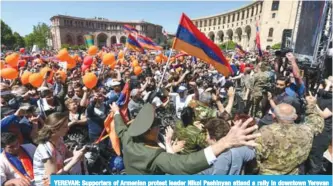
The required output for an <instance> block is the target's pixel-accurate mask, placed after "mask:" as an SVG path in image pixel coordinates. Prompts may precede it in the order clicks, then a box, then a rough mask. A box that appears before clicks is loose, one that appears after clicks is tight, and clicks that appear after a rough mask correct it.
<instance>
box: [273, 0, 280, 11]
mask: <svg viewBox="0 0 333 186" xmlns="http://www.w3.org/2000/svg"><path fill="white" fill-rule="evenodd" d="M279 4H280V1H279V0H274V1H273V2H272V11H274V10H279Z"/></svg>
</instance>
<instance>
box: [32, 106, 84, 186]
mask: <svg viewBox="0 0 333 186" xmlns="http://www.w3.org/2000/svg"><path fill="white" fill-rule="evenodd" d="M68 115H69V114H68V113H60V112H56V113H52V114H51V115H49V116H48V117H47V119H46V121H45V125H44V126H43V128H42V129H41V130H40V131H39V132H38V137H37V139H36V144H38V147H37V149H36V152H35V154H34V160H33V167H34V175H35V176H34V178H35V184H36V185H50V183H49V181H50V175H52V174H68V173H69V171H70V170H71V168H72V167H73V166H74V165H75V164H76V163H78V162H80V161H81V159H82V157H83V155H84V153H85V147H83V148H82V149H80V150H77V149H76V148H75V150H74V151H73V153H71V152H70V151H68V149H67V148H66V146H65V144H64V142H63V139H62V138H63V137H64V136H65V135H66V134H67V132H68V130H69V128H68Z"/></svg>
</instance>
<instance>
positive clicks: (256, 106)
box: [250, 63, 270, 118]
mask: <svg viewBox="0 0 333 186" xmlns="http://www.w3.org/2000/svg"><path fill="white" fill-rule="evenodd" d="M258 66H259V68H257V73H255V74H254V76H253V77H252V78H253V80H252V82H253V87H252V92H251V100H252V103H251V104H252V107H251V109H250V115H251V116H252V117H259V118H261V117H262V115H264V114H265V113H263V110H262V109H261V108H263V105H262V104H260V102H261V101H262V100H263V98H264V92H266V91H267V88H268V87H269V84H270V75H269V73H268V72H267V67H266V65H265V64H264V63H259V64H258ZM260 109H261V110H260ZM259 111H261V112H259Z"/></svg>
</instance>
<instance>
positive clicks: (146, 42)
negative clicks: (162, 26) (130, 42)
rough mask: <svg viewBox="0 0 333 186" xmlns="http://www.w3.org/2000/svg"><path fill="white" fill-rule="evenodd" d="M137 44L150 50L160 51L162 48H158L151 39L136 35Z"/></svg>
mask: <svg viewBox="0 0 333 186" xmlns="http://www.w3.org/2000/svg"><path fill="white" fill-rule="evenodd" d="M137 39H138V42H139V43H140V45H141V46H142V47H143V48H146V49H151V50H162V47H160V46H158V45H157V44H156V43H155V42H154V41H153V40H152V39H150V38H149V37H145V36H143V35H138V37H137Z"/></svg>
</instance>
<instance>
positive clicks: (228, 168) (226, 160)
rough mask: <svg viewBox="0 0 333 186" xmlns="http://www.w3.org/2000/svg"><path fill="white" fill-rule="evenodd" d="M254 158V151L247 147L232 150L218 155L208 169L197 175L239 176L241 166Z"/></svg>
mask: <svg viewBox="0 0 333 186" xmlns="http://www.w3.org/2000/svg"><path fill="white" fill-rule="evenodd" d="M255 157H256V156H255V150H254V149H252V148H250V147H248V146H242V147H237V148H232V149H230V150H228V151H226V152H223V153H222V154H220V155H219V156H218V157H217V160H216V162H215V163H214V164H213V165H212V166H211V167H210V168H208V169H206V170H204V171H202V172H200V173H198V174H201V175H240V174H241V171H242V170H243V164H244V163H246V162H249V161H251V160H253V159H254V158H255Z"/></svg>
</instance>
